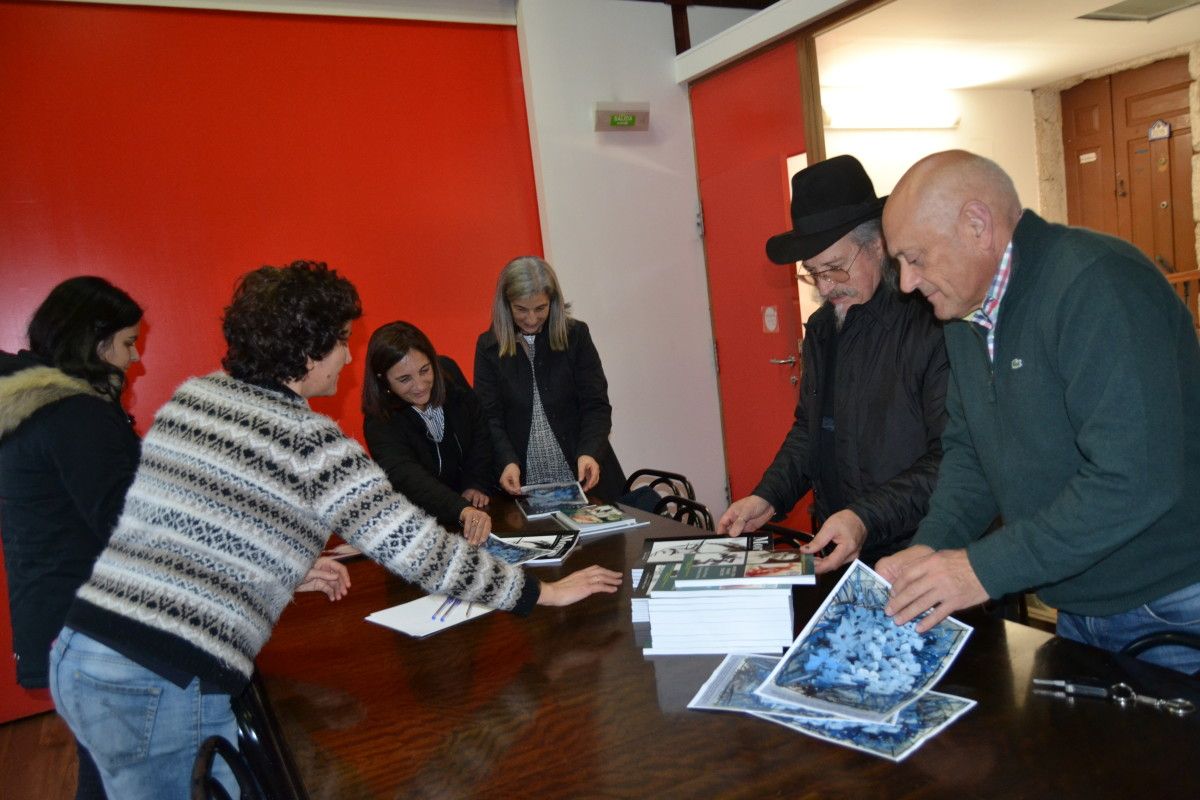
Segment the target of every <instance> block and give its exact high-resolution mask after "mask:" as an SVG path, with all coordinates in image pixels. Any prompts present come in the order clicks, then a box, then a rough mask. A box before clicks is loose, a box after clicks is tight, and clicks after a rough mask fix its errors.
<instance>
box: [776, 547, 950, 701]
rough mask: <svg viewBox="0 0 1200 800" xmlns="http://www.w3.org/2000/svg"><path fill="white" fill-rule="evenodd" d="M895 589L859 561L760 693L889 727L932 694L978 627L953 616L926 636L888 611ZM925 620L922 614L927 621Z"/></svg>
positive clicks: (912, 623) (843, 577) (830, 595)
mask: <svg viewBox="0 0 1200 800" xmlns="http://www.w3.org/2000/svg"><path fill="white" fill-rule="evenodd" d="M890 591H891V585H890V584H888V582H887V581H885V580H884V579H883V578H882V577H880V575H879V574H878V573H876V572H875V571H874V570H872V569H871V568H870V567H868V566H867V565H866V564H864V563H862V562H861V561H855V562H854V563H853V564H852V565H851V566H850V569H848V570H846V574H845V575H843V576H842V579H841V580H840V581H838V584H837V586H835V587H834V589H833V591H832V592H830V594H829V597H827V598H826V599H825V602H824V603H822V604H821V607H820V608H819V609H817V613H816V614H814V615H813V617H812V619H810V620H809V621H808V624H807V625H805V626H804V630H803V631H801V632H800V635H799V636H798V637H796V641H795V642H793V643H792V646H791V648H790V649H789V650H788V651H787V653H785V654H784V656H783V659H782V660H781V661H780V662H779V664H778V665H777V666H776V667H775V669H774V670H773V671H772V673H771V675H770V676H768V678H767V680H766V681H764V683H763V685H762V686H761V687H759V689H758V694H759V695H761V696H763V697H766V698H769V699H771V700H776V701H779V702H782V703H787V704H790V705H795V706H799V707H803V708H809V709H816V710H818V711H829V712H832V713H834V714H837V715H840V716H845V717H849V718H852V719H859V720H863V721H865V722H890V721H892V718H893V717H895V715H896V712H898V711H899V710H900V709H901V708H903V707H904V706H906V705H908V704H909V703H911V702H913V701H914V700H916V699H917V698H918V697H920V696H921V695H922V694H924V693H925V692H927V691H929V690H930V689H931V688H933V686H934V684H936V683H937V682H938V680H939V679H941V677H942V675H943V674H944V673H945V671H946V670H947V669H949V668H950V665H951V664H953V663H954V659H955V658H957V657H958V654H959V652H960V651H961V650H962V648H963V645H965V644H966V642H967V637H969V636H970V635H971V631H972V628H971V627H970V626H969V625H964V624H963V623H961V622H959V621H958V620H956V619H954V618H953V617H947V618H946V619H944V620H942V621H941V622H940V623H938V624H937V625H935V626H934V627H933V628H931V629H930V630H928V631H926V632H925V633H917V630H916V626H917V622H918V621H919V620H920V617H918V618H917V619H916V620H912V621H911V622H909V623H907V624H905V625H896V624H895V623H893V622H892V620H891V618H890V617H889V616H887V614H885V613H884V611H883V609H884V606H886V605H887V601H888V596H889V593H890ZM922 616H923V615H922Z"/></svg>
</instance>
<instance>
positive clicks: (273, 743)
mask: <svg viewBox="0 0 1200 800" xmlns="http://www.w3.org/2000/svg"><path fill="white" fill-rule="evenodd" d="M231 705H232V706H233V715H234V717H235V718H236V719H237V723H238V748H239V750H240V752H241V754H242V757H243V758H244V759H245V761H246V764H248V765H249V767H250V770H251V772H252V773H253V774H254V777H255V779H256V780H257V781H258V785H259V786H260V787H261V788H262V793H263V795H265V797H266V798H267V800H308V791H307V790H306V789H305V788H304V781H303V780H302V779H301V777H300V770H299V769H298V768H297V767H296V761H295V759H294V758H293V757H292V751H291V749H290V748H289V747H288V744H287V740H286V739H284V737H283V733H282V732H281V731H280V728H279V722H278V720H276V719H275V712H274V711H273V710H272V709H271V704H270V701H269V700H268V699H267V692H266V689H265V687H264V686H263V682H262V676H261V675H259V673H258V670H257V669H256V670H254V672H253V674H252V675H251V676H250V683H249V684H248V685H247V686H246V689H245V691H243V692H242V693H241V694H239V695H235V696H234V697H233V699H232V702H231Z"/></svg>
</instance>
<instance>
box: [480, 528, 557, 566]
mask: <svg viewBox="0 0 1200 800" xmlns="http://www.w3.org/2000/svg"><path fill="white" fill-rule="evenodd" d="M492 539H495V540H496V542H497V544H496V545H495V547H496V548H500V547H501V546H503V547H507V548H524V549H527V550H528V551H529V553H530V554H531V555H530V557H529V558H527V559H524V560H522V561H519V562H509V563H520V564H524V565H525V566H527V567H542V566H552V565H554V564H561V563H562V562H563V561H564V560H566V558H567V556H569V555H570V554H571V553H572V552H574V550H575V545H577V544H578V543H579V534H578V533H576V532H574V531H572V532H570V533H548V534H541V535H538V536H509V535H507V534H497V533H493V534H492V535H491V536H489V537H488V541H487V542H484V549H485V550H491V549H492V547H491V540H492ZM501 558H504V556H501ZM505 560H507V559H505Z"/></svg>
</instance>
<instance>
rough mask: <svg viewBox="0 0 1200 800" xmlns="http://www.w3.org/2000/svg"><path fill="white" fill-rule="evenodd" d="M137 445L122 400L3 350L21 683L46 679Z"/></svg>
mask: <svg viewBox="0 0 1200 800" xmlns="http://www.w3.org/2000/svg"><path fill="white" fill-rule="evenodd" d="M138 451H139V446H138V438H137V434H135V433H134V431H133V427H132V426H131V425H130V423H129V418H128V417H127V416H126V415H125V413H124V412H123V411H122V410H121V408H120V406H118V405H117V404H116V403H113V402H110V401H109V400H107V399H104V398H103V397H101V396H99V395H97V394H96V393H94V392H92V391H91V390H90V388H88V387H87V386H86V385H85V384H83V383H82V382H81V381H77V380H76V379H73V378H70V377H69V376H67V375H65V374H64V373H62V372H60V371H58V370H56V369H51V368H49V367H46V366H44V365H43V364H41V362H39V361H38V360H36V359H35V358H34V357H33V356H31V355H29V354H27V353H21V354H19V355H16V356H13V355H9V354H7V353H0V535H2V536H3V541H4V566H5V569H6V571H7V573H8V599H9V608H10V610H11V612H12V625H13V651H14V653H15V655H16V658H17V682H18V683H20V684H21V685H22V686H25V687H27V688H41V687H44V686H46V679H47V672H48V663H47V662H48V657H49V652H50V642H51V641H53V640H54V638H55V637H56V636H58V632H59V630H60V629H61V628H62V625H63V620H64V619H65V618H66V616H67V609H68V608H69V607H70V605H71V601H72V600H73V599H74V597H75V592H76V590H77V589H78V588H79V587H80V585H81V584H82V583H83V582H84V581H85V580H87V578H88V576H89V575H91V573H92V564H93V563H94V562H95V560H96V557H97V556H98V555H99V554H100V551H101V550H103V549H104V546H105V544H106V543H107V542H108V538H109V535H110V534H111V533H112V529H113V526H114V525H115V524H116V521H117V517H118V516H119V515H120V513H121V508H122V506H123V505H124V503H125V492H126V491H127V490H128V489H129V484H130V483H131V482H132V481H133V474H134V471H135V470H136V469H137V462H138Z"/></svg>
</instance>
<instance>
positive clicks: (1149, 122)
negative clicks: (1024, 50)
mask: <svg viewBox="0 0 1200 800" xmlns="http://www.w3.org/2000/svg"><path fill="white" fill-rule="evenodd" d="M1189 83H1190V78H1189V77H1188V67H1187V58H1186V57H1182V56H1181V57H1179V58H1172V59H1168V60H1166V61H1157V62H1155V63H1153V64H1148V65H1146V66H1144V67H1139V68H1138V69H1132V70H1126V71H1124V72H1118V73H1116V74H1114V75H1109V76H1105V77H1103V78H1095V79H1093V80H1090V81H1085V82H1084V83H1081V84H1079V85H1078V86H1075V87H1073V88H1072V89H1069V90H1068V91H1065V92H1063V94H1062V115H1063V156H1064V159H1065V162H1066V179H1067V221H1068V222H1070V223H1071V224H1072V225H1082V226H1084V227H1088V228H1092V229H1094V230H1098V231H1103V232H1105V233H1111V234H1113V235H1114V236H1120V237H1121V238H1122V239H1126V240H1128V241H1130V242H1133V243H1134V244H1135V245H1137V246H1138V248H1139V249H1141V250H1142V252H1144V253H1145V254H1146V255H1147V256H1148V257H1149V258H1150V259H1151V260H1153V261H1154V262H1155V263H1156V264H1158V265H1159V267H1160V268H1161V269H1162V270H1163V271H1164V272H1168V273H1171V272H1186V271H1189V270H1193V269H1195V268H1196V245H1195V242H1194V230H1195V223H1194V221H1193V219H1192V132H1191V127H1190V125H1191V123H1190V119H1189V116H1188V86H1189ZM1157 122H1161V123H1165V124H1166V126H1167V128H1166V131H1167V135H1166V136H1164V137H1163V138H1157V139H1155V140H1154V141H1151V137H1150V129H1151V126H1153V125H1155V123H1157Z"/></svg>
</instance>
